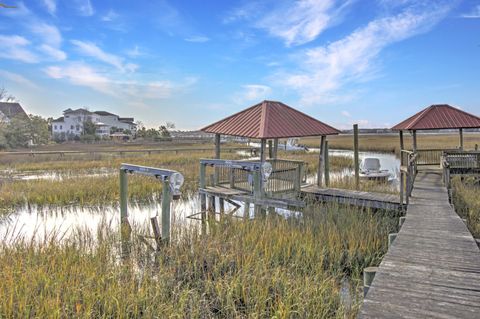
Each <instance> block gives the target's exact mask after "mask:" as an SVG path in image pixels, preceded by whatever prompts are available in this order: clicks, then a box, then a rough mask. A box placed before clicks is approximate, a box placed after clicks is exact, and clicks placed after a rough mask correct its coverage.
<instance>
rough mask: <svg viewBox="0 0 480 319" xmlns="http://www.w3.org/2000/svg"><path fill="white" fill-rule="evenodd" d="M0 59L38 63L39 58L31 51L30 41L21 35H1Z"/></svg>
mask: <svg viewBox="0 0 480 319" xmlns="http://www.w3.org/2000/svg"><path fill="white" fill-rule="evenodd" d="M0 43H2V49H1V50H0V57H3V58H6V59H11V60H17V61H22V62H26V63H37V62H38V60H39V59H38V56H37V55H36V54H35V53H33V52H31V51H30V50H29V48H28V47H29V46H30V41H28V40H27V39H25V38H24V37H21V36H19V35H0Z"/></svg>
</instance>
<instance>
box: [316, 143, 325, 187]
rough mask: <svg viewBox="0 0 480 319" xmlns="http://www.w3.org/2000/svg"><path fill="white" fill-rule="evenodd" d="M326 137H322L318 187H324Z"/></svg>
mask: <svg viewBox="0 0 480 319" xmlns="http://www.w3.org/2000/svg"><path fill="white" fill-rule="evenodd" d="M326 138H327V137H326V136H325V135H322V136H321V137H320V154H319V155H318V169H317V186H318V187H322V180H323V171H324V160H325V142H326Z"/></svg>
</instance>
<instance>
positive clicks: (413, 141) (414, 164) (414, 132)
mask: <svg viewBox="0 0 480 319" xmlns="http://www.w3.org/2000/svg"><path fill="white" fill-rule="evenodd" d="M412 135H413V140H412V143H413V144H412V146H413V153H414V154H415V155H417V151H418V148H417V130H413V132H412ZM417 156H418V155H417ZM413 175H414V176H412V177H411V178H412V179H411V182H412V183H413V181H414V180H415V176H417V160H416V159H415V162H414V163H413ZM411 191H412V190H411V189H410V191H409V192H408V196H410V193H411Z"/></svg>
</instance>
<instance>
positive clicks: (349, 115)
mask: <svg viewBox="0 0 480 319" xmlns="http://www.w3.org/2000/svg"><path fill="white" fill-rule="evenodd" d="M342 115H343V116H345V117H352V115H351V114H350V112H348V111H342Z"/></svg>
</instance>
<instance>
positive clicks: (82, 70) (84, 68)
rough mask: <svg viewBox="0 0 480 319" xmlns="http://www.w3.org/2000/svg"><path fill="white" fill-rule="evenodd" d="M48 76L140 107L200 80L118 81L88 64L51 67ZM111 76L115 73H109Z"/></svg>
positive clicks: (46, 71) (80, 63)
mask: <svg viewBox="0 0 480 319" xmlns="http://www.w3.org/2000/svg"><path fill="white" fill-rule="evenodd" d="M44 72H45V74H46V75H47V76H48V77H50V78H52V79H56V80H67V81H68V82H69V83H71V84H74V85H78V86H84V87H87V88H90V89H92V90H94V91H97V92H100V93H103V94H107V95H109V96H113V97H116V98H118V99H122V100H123V101H136V102H135V104H136V105H146V104H145V103H144V101H147V100H157V99H165V98H169V97H171V96H172V94H173V93H175V92H179V91H181V90H184V89H186V88H187V87H190V86H192V85H194V84H195V83H196V78H193V77H187V78H185V79H184V80H183V82H182V83H175V82H172V81H169V80H155V81H148V82H143V81H136V80H125V81H118V80H116V79H117V78H118V76H108V75H107V73H103V72H99V71H98V70H97V69H96V68H94V67H92V66H90V65H88V64H86V63H84V62H71V63H66V64H64V65H55V66H49V67H47V68H45V69H44ZM108 74H111V72H109V73H108Z"/></svg>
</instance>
